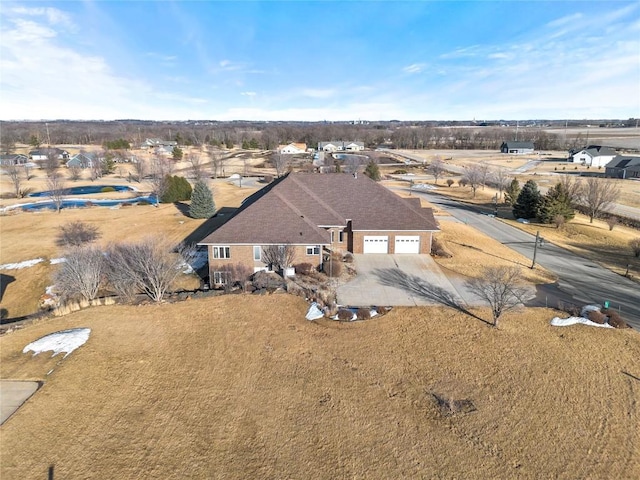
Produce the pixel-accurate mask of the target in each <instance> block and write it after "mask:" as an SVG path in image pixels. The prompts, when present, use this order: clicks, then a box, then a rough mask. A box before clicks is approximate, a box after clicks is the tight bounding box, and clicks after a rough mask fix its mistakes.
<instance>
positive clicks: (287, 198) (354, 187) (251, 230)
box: [198, 173, 439, 285]
mask: <svg viewBox="0 0 640 480" xmlns="http://www.w3.org/2000/svg"><path fill="white" fill-rule="evenodd" d="M438 230H439V228H438V225H437V223H436V221H435V219H434V217H433V210H432V209H430V208H422V207H421V206H420V200H419V199H417V198H412V199H406V198H402V197H399V196H398V195H396V194H395V193H393V192H391V191H390V190H388V189H387V188H385V187H383V186H382V185H380V184H378V183H376V182H374V181H373V180H371V179H370V178H368V177H366V176H365V175H349V174H345V173H333V174H313V173H290V174H288V175H286V176H284V177H281V178H280V179H277V180H276V181H274V182H272V183H271V184H269V185H267V186H266V187H264V188H263V189H262V190H259V191H258V192H256V193H254V194H253V195H251V196H250V197H249V198H247V199H246V200H245V201H244V203H243V204H242V206H241V207H240V208H239V209H238V210H237V212H236V213H235V214H234V215H233V216H232V217H231V218H230V219H229V220H228V221H227V222H226V223H224V224H223V225H222V226H220V227H219V228H217V229H216V230H215V231H214V232H213V233H211V234H210V235H209V236H208V237H206V238H205V239H204V240H202V241H201V242H200V243H199V244H198V245H206V246H207V250H208V256H209V276H210V282H211V284H214V285H215V284H220V283H223V280H224V278H225V274H224V272H225V269H227V268H230V267H232V266H233V265H236V264H238V263H240V264H242V265H244V266H246V267H249V268H250V269H251V270H253V271H254V272H257V271H260V270H268V269H269V265H266V264H265V263H263V261H262V258H263V257H262V249H263V248H264V247H265V246H268V245H291V246H293V247H294V249H295V252H296V259H295V260H294V262H293V263H294V264H295V263H310V264H312V265H313V266H321V265H322V262H323V248H325V247H326V248H329V249H331V250H337V251H343V252H347V251H348V252H352V253H365V254H369V253H372V254H373V253H375V254H388V253H398V254H399V253H421V254H429V253H430V252H431V241H432V234H433V232H437V231H438Z"/></svg>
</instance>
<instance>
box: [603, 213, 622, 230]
mask: <svg viewBox="0 0 640 480" xmlns="http://www.w3.org/2000/svg"><path fill="white" fill-rule="evenodd" d="M606 222H607V225H608V226H609V231H611V230H613V229H614V228H615V227H616V225H618V224H619V223H620V220H619V219H618V217H614V216H611V217H608V218H607V220H606Z"/></svg>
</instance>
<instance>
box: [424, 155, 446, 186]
mask: <svg viewBox="0 0 640 480" xmlns="http://www.w3.org/2000/svg"><path fill="white" fill-rule="evenodd" d="M428 171H429V172H431V175H433V178H434V183H438V178H440V175H442V173H443V172H444V171H445V168H444V162H443V161H442V159H441V158H440V157H435V158H434V159H433V160H432V161H431V164H430V165H429V168H428Z"/></svg>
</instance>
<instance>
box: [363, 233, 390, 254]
mask: <svg viewBox="0 0 640 480" xmlns="http://www.w3.org/2000/svg"><path fill="white" fill-rule="evenodd" d="M362 253H389V237H388V236H386V235H367V236H365V237H364V246H363V248H362Z"/></svg>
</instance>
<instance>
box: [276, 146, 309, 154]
mask: <svg viewBox="0 0 640 480" xmlns="http://www.w3.org/2000/svg"><path fill="white" fill-rule="evenodd" d="M277 151H278V153H281V154H283V155H295V154H296V153H305V152H306V151H307V144H306V143H289V144H287V145H278V150H277Z"/></svg>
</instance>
